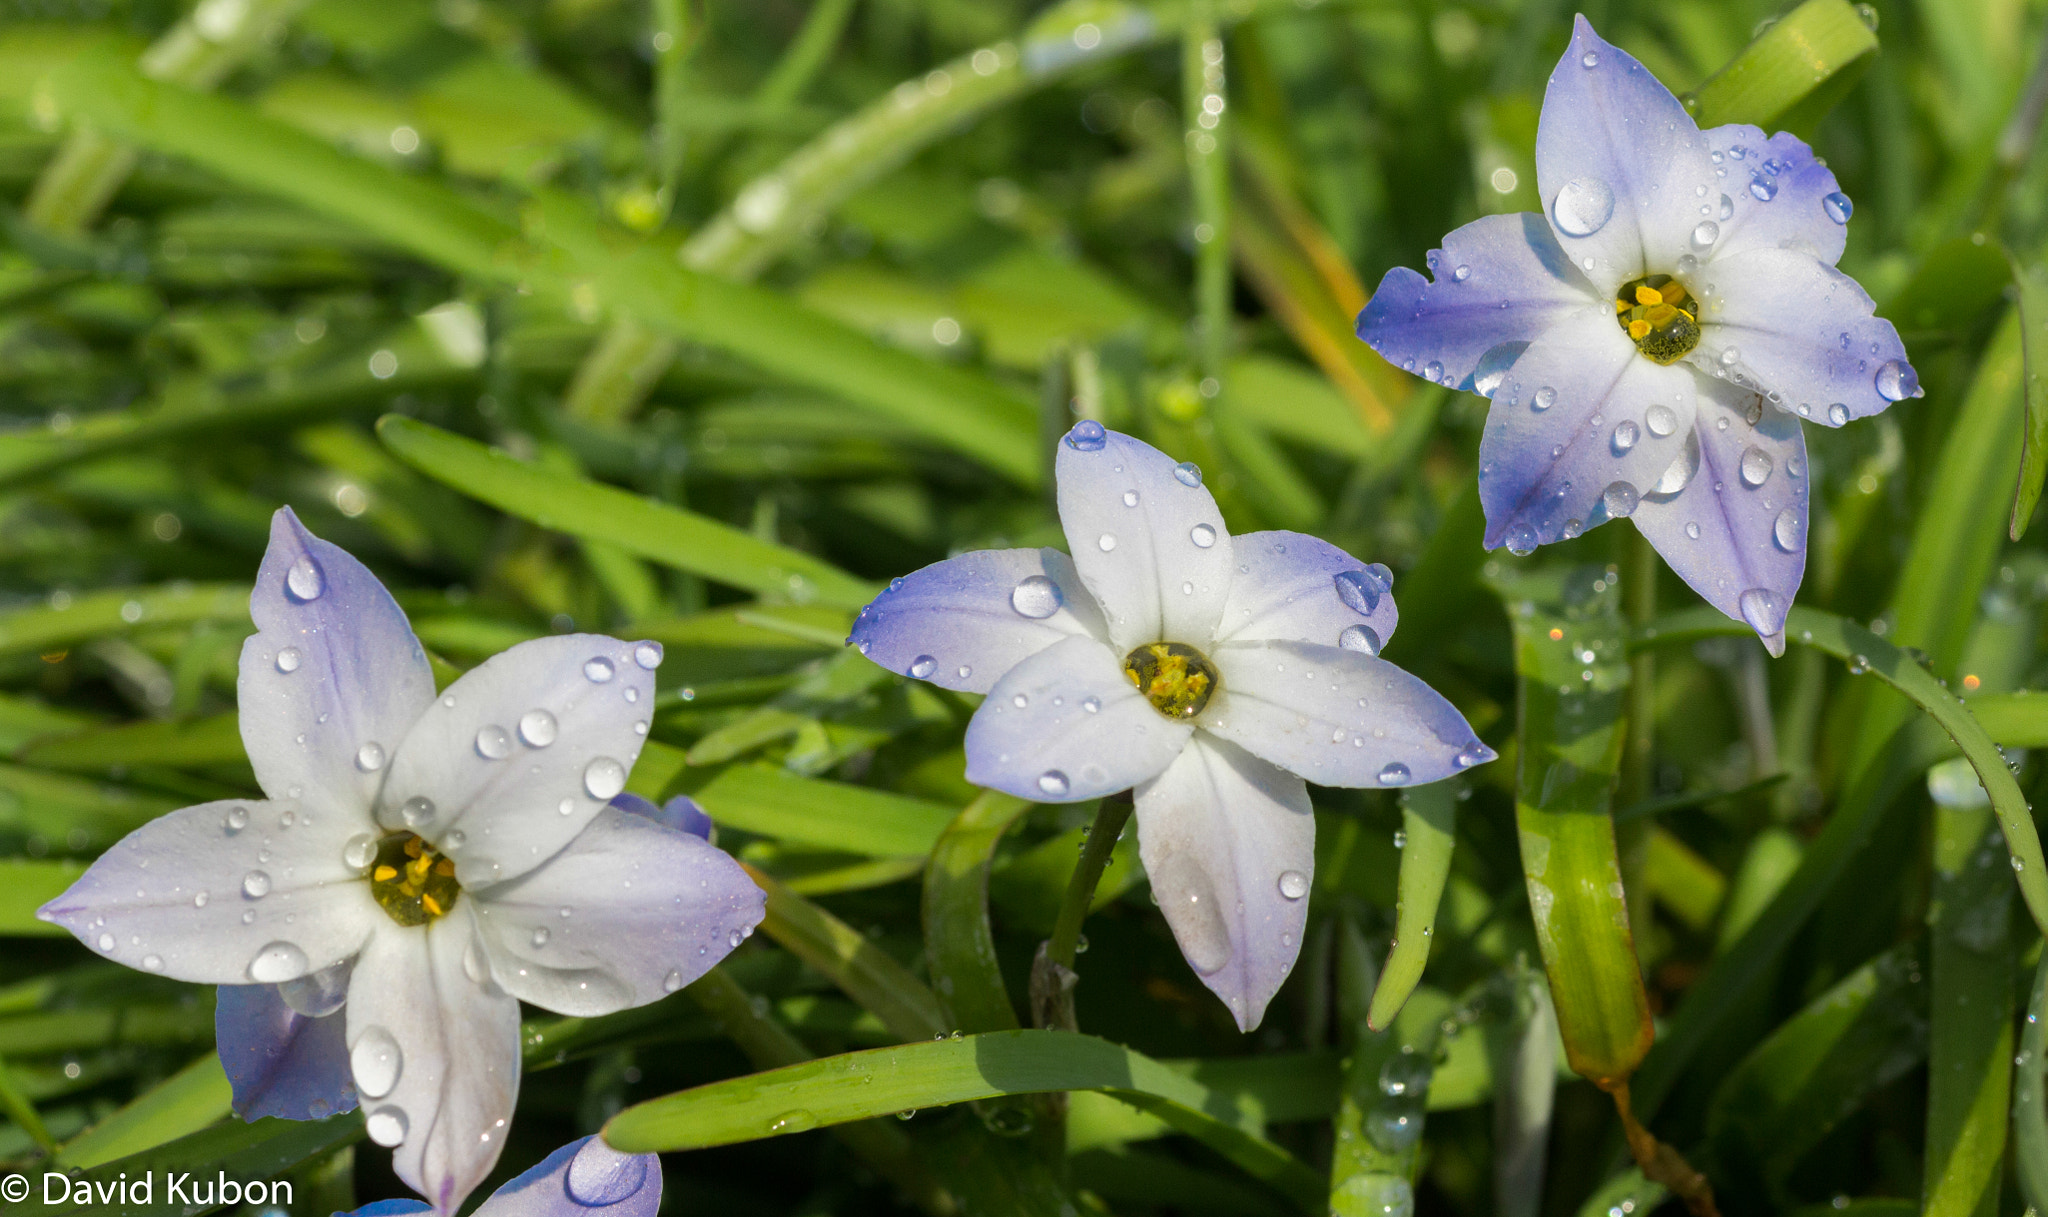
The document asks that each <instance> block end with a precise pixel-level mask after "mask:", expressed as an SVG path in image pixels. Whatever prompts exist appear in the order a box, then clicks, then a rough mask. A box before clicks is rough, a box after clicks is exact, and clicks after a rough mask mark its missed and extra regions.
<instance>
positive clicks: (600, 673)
mask: <svg viewBox="0 0 2048 1217" xmlns="http://www.w3.org/2000/svg"><path fill="white" fill-rule="evenodd" d="M617 672H618V669H617V668H615V667H613V666H612V661H611V660H609V659H606V658H605V657H604V656H602V655H594V656H592V657H591V658H589V659H587V660H585V661H584V663H583V679H585V680H587V681H589V682H590V683H591V684H594V685H601V684H604V683H605V682H606V681H608V680H610V679H611V678H612V677H613V676H614V675H616V674H617Z"/></svg>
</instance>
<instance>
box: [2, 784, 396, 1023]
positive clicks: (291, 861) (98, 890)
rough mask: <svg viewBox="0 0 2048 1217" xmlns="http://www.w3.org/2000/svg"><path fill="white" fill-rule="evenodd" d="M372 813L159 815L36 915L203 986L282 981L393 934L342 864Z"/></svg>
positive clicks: (281, 806) (243, 806) (239, 803)
mask: <svg viewBox="0 0 2048 1217" xmlns="http://www.w3.org/2000/svg"><path fill="white" fill-rule="evenodd" d="M375 832H376V825H375V824H372V823H371V822H370V820H369V817H368V816H366V815H360V814H358V815H357V816H353V817H352V816H347V815H343V814H342V813H340V812H322V813H320V814H317V815H316V814H313V813H311V812H310V811H308V810H307V809H306V808H305V807H303V806H301V805H300V804H297V803H292V802H266V801H264V800H261V799H223V800H221V801H220V802H218V803H201V804H199V805H198V806H196V807H186V808H182V809H180V810H178V811H174V812H171V813H170V814H168V815H164V816H159V817H158V818H156V819H154V820H152V821H150V822H149V823H147V824H145V825H143V826H142V827H141V828H138V829H136V830H135V831H134V832H132V833H129V834H128V835H127V836H126V837H124V838H122V839H121V841H120V842H119V843H118V844H116V845H115V846H114V847H113V848H112V849H109V850H108V851H107V852H106V853H104V854H102V855H100V858H99V860H98V861H97V862H94V863H93V864H92V866H91V868H90V869H88V870H87V871H86V872H85V874H83V875H81V876H79V878H78V882H76V883H74V884H72V885H71V887H70V888H69V889H68V890H67V891H65V893H64V894H63V895H61V896H58V897H57V898H56V899H54V900H52V901H50V902H49V903H48V904H45V905H44V906H43V907H42V908H41V909H38V910H37V912H36V916H38V917H40V918H41V919H42V920H44V921H47V922H50V923H51V924H53V925H60V926H63V927H64V928H65V929H67V930H69V931H71V933H73V934H74V935H76V936H77V937H78V940H79V941H80V942H82V943H84V944H85V945H87V946H89V947H91V948H93V949H94V950H96V951H98V952H99V953H100V954H102V955H104V956H106V957H107V958H109V959H112V960H114V961H115V962H117V963H122V964H126V965H127V966H129V967H131V968H140V969H141V970H143V971H145V972H156V973H159V974H161V975H164V976H169V977H172V978H173V979H176V980H184V981H191V982H193V983H196V984H203V985H246V984H252V983H261V984H278V983H281V982H284V981H288V980H295V979H297V978H299V977H302V976H305V975H307V974H308V973H311V972H317V971H319V970H320V969H322V968H327V967H331V966H333V965H334V964H337V963H339V962H341V961H342V960H344V959H347V958H349V957H350V956H352V955H354V954H355V953H356V952H357V951H358V950H359V949H361V947H362V945H363V942H364V940H365V939H367V938H369V937H370V935H371V934H372V933H373V932H374V931H375V930H376V929H377V928H378V927H379V925H380V924H382V925H389V924H390V922H389V919H388V918H386V917H385V915H384V912H383V910H381V909H379V908H378V907H377V905H376V902H375V901H373V900H372V899H371V898H370V885H369V884H367V883H364V882H361V881H360V875H361V873H362V872H361V871H360V869H358V868H357V867H354V866H351V865H350V864H349V862H348V860H347V858H346V857H345V856H344V855H346V854H348V853H350V852H351V851H350V844H351V842H354V843H355V844H356V845H357V846H358V848H360V847H361V846H362V845H363V844H364V843H366V842H368V841H370V840H371V839H372V837H373V834H375Z"/></svg>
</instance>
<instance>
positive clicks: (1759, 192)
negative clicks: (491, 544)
mask: <svg viewBox="0 0 2048 1217" xmlns="http://www.w3.org/2000/svg"><path fill="white" fill-rule="evenodd" d="M1749 193H1750V195H1751V196H1752V197H1754V198H1755V199H1756V201H1757V202H1759V203H1768V202H1770V201H1771V200H1772V199H1775V198H1777V197H1778V179H1777V178H1775V177H1773V176H1771V175H1770V174H1768V173H1758V174H1756V175H1754V176H1752V177H1751V178H1750V179H1749Z"/></svg>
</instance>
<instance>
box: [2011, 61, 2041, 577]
mask: <svg viewBox="0 0 2048 1217" xmlns="http://www.w3.org/2000/svg"><path fill="white" fill-rule="evenodd" d="M2043 62H2044V63H2048V59H2044V60H2043ZM2013 282H2014V284H2016V285H2017V286H2018V288H2019V301H2018V307H2017V308H2016V309H2015V310H2014V311H2015V312H2017V313H2018V314H2019V327H2020V361H2021V365H2022V367H2023V368H2024V375H2025V387H2024V389H2023V396H2024V397H2025V400H2026V418H2025V420H2024V421H2023V423H2022V424H2021V426H2020V475H2019V481H2018V483H2017V484H2016V485H2015V486H2014V488H2013V496H2012V521H2011V523H2010V524H2009V525H2008V527H2007V533H2006V535H2007V536H2009V537H2011V538H2012V539H2013V540H2015V541H2017V540H2019V539H2020V538H2021V537H2022V536H2024V535H2026V531H2027V525H2028V524H2029V523H2030V522H2031V521H2032V520H2033V518H2034V508H2035V507H2036V506H2038V505H2039V504H2040V502H2041V485H2042V479H2043V478H2048V263H2044V262H2036V263H2034V264H2033V265H2032V266H2021V265H2018V264H2017V263H2015V265H2014V267H2013Z"/></svg>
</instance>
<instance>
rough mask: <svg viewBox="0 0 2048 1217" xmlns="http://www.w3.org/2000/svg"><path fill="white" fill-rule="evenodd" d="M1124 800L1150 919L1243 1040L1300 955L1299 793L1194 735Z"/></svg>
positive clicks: (1307, 824)
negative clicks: (1154, 912) (1160, 918)
mask: <svg viewBox="0 0 2048 1217" xmlns="http://www.w3.org/2000/svg"><path fill="white" fill-rule="evenodd" d="M1135 802H1136V813H1137V817H1138V856H1139V857H1140V858H1141V859H1143V861H1144V863H1145V874H1146V876H1147V877H1148V878H1149V879H1150V880H1151V884H1152V894H1153V895H1154V896H1155V897H1157V899H1158V901H1159V911H1160V912H1162V913H1165V914H1166V923H1167V924H1168V925H1170V926H1172V927H1173V936H1174V939H1175V940H1176V941H1177V942H1179V943H1180V949H1181V954H1182V955H1185V956H1186V957H1187V961H1188V966H1190V967H1192V968H1193V969H1194V970H1195V974H1196V975H1197V976H1200V977H1201V978H1202V983H1203V984H1205V985H1207V986H1209V989H1210V991H1211V992H1213V993H1215V994H1216V996H1218V997H1220V998H1222V999H1223V1004H1224V1005H1226V1006H1228V1007H1229V1008H1230V1013H1231V1016H1232V1017H1233V1018H1235V1019H1236V1020H1237V1025H1238V1027H1239V1029H1240V1030H1244V1031H1250V1030H1251V1029H1253V1028H1254V1027H1257V1026H1258V1025H1259V1020H1260V1019H1262V1018H1264V1017H1265V1014H1266V1003H1267V1002H1269V1001H1271V1000H1272V999H1273V994H1274V993H1275V992H1277V991H1278V990H1279V988H1280V983H1281V982H1282V981H1284V980H1286V979H1287V974H1288V972H1289V971H1291V970H1292V969H1293V967H1294V960H1295V957H1296V956H1297V955H1298V954H1300V952H1301V940H1302V928H1303V926H1304V924H1305V923H1306V921H1307V919H1308V898H1307V897H1308V889H1309V885H1310V884H1311V882H1312V881H1313V880H1314V878H1315V864H1316V821H1315V815H1314V812H1313V811H1312V810H1311V808H1310V807H1309V801H1308V789H1307V788H1306V787H1305V786H1303V785H1302V782H1301V779H1300V778H1298V777H1295V776H1294V775H1292V774H1289V773H1283V772H1281V771H1280V770H1278V769H1276V768H1274V767H1273V766H1271V765H1269V764H1267V763H1266V762H1264V761H1262V760H1260V759H1259V758H1258V757H1256V756H1253V755H1251V754H1250V753H1248V752H1246V751H1245V750H1244V749H1242V748H1240V747H1238V746H1237V745H1235V744H1232V743H1230V742H1229V741H1228V740H1221V739H1216V738H1215V737H1213V736H1210V735H1208V734H1207V733H1202V734H1198V735H1196V736H1195V738H1194V739H1193V740H1192V741H1191V742H1190V743H1189V744H1188V746H1187V748H1186V750H1184V751H1183V752H1182V753H1181V754H1180V756H1179V758H1178V759H1176V760H1175V761H1174V763H1173V764H1172V765H1171V766H1169V767H1168V768H1167V770H1166V772H1164V773H1162V774H1160V775H1159V776H1158V777H1156V778H1154V779H1152V780H1151V781H1149V782H1146V783H1145V784H1144V785H1142V786H1140V787H1138V790H1137V797H1136V800H1135Z"/></svg>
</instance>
